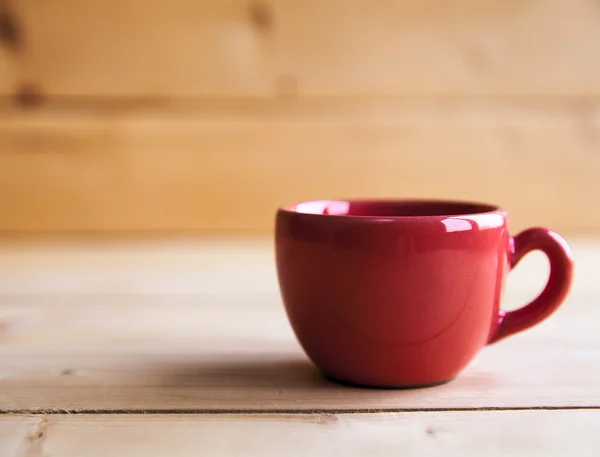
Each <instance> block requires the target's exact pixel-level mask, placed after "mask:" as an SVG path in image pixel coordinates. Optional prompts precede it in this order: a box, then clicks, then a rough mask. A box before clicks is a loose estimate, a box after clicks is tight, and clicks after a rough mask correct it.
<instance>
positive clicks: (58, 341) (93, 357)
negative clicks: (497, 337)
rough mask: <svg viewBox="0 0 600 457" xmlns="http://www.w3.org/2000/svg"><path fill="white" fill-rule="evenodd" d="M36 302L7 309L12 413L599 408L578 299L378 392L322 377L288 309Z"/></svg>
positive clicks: (2, 401)
mask: <svg viewBox="0 0 600 457" xmlns="http://www.w3.org/2000/svg"><path fill="white" fill-rule="evenodd" d="M37 299H38V298H28V299H23V298H21V301H19V300H16V299H15V300H16V301H14V302H13V305H11V306H10V307H8V306H6V305H5V306H4V309H5V310H10V316H11V317H7V319H6V324H5V329H4V331H3V335H2V345H1V347H0V367H1V368H0V373H1V376H2V379H0V408H1V409H3V410H39V409H42V410H105V409H116V410H153V409H163V410H326V409H333V410H338V409H350V410H355V409H378V410H379V409H382V410H386V409H391V410H398V409H399V410H402V409H419V408H425V409H431V408H444V409H455V408H481V407H538V406H542V407H559V406H560V407H570V406H579V407H581V406H599V407H600V338H599V337H598V336H594V333H593V332H594V327H595V322H597V321H598V319H600V309H599V308H598V307H597V306H595V304H594V305H592V306H585V304H579V303H576V304H571V306H570V307H569V308H565V309H564V310H562V311H559V314H557V316H556V318H555V319H553V320H549V321H547V323H546V324H545V325H543V326H540V327H538V328H536V329H534V330H531V331H530V332H528V333H526V334H523V335H521V336H518V337H514V338H512V339H511V340H507V341H505V342H503V343H502V344H498V345H495V346H492V347H489V348H486V349H485V350H484V351H483V352H482V353H481V354H480V356H479V357H478V358H477V359H476V360H475V361H474V363H473V364H472V365H471V366H469V367H468V369H467V370H466V371H465V372H464V373H463V375H462V376H461V377H459V378H458V379H456V380H455V381H453V382H452V383H450V384H447V385H445V386H440V387H437V388H432V389H426V390H408V391H378V390H366V389H355V388H349V387H342V386H338V385H335V384H332V383H329V382H328V381H325V380H323V379H322V378H321V377H320V375H319V374H318V373H317V372H316V371H315V370H314V369H313V367H312V365H311V364H310V363H309V362H308V361H307V360H306V358H305V356H304V355H303V353H302V352H301V350H300V348H299V346H298V344H297V343H296V341H295V339H294V337H293V335H292V332H291V330H290V329H289V324H288V323H287V321H286V318H285V315H284V313H283V311H282V310H281V309H280V307H278V306H271V305H256V304H254V306H250V307H249V308H248V309H244V308H243V307H241V306H236V307H232V308H228V307H226V306H222V307H219V306H211V305H210V301H207V302H206V303H207V304H204V305H203V304H202V301H203V300H202V299H198V298H197V297H194V298H192V299H190V300H189V301H188V302H185V300H183V299H182V298H181V297H180V298H179V301H177V300H174V299H173V300H172V299H170V297H168V296H167V297H163V299H162V300H159V299H158V298H155V302H154V303H137V304H136V303H135V302H129V303H127V299H124V300H119V299H114V302H112V303H111V301H110V299H106V300H104V301H102V300H101V301H98V302H93V301H92V302H91V303H86V302H85V301H84V300H83V301H82V300H81V299H79V300H77V299H75V300H73V298H70V297H62V301H63V303H64V305H63V306H59V305H56V306H55V307H53V308H48V307H46V308H42V307H36V306H35V305H33V304H32V303H27V302H29V301H30V300H37ZM182 300H183V301H182ZM7 316H9V314H8V313H7Z"/></svg>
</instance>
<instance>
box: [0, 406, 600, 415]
mask: <svg viewBox="0 0 600 457" xmlns="http://www.w3.org/2000/svg"><path fill="white" fill-rule="evenodd" d="M599 410H600V406H580V405H573V406H523V407H521V406H485V407H472V408H460V407H459V408H348V409H345V408H339V409H252V408H240V409H182V408H174V409H148V410H145V409H14V410H11V409H7V410H0V415H5V416H8V415H24V414H26V415H34V416H37V415H42V416H45V415H55V416H61V415H62V416H64V415H142V416H143V415H165V414H171V415H220V416H223V415H231V414H250V415H274V414H279V415H311V414H312V415H315V414H318V415H331V416H333V415H337V414H391V413H461V412H486V411H489V412H492V411H599Z"/></svg>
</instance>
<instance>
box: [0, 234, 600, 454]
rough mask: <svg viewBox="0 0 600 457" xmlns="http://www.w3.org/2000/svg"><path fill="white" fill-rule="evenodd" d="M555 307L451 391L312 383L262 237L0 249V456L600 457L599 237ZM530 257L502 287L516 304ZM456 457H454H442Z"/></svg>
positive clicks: (540, 263)
mask: <svg viewBox="0 0 600 457" xmlns="http://www.w3.org/2000/svg"><path fill="white" fill-rule="evenodd" d="M570 242H571V244H572V246H573V249H574V255H575V258H576V261H577V267H576V280H575V284H574V286H573V290H572V293H571V295H570V297H569V299H568V302H567V303H566V304H565V306H563V307H562V308H561V309H560V310H559V311H558V312H557V313H556V314H555V315H553V316H552V317H551V318H550V319H549V320H547V321H545V322H544V323H543V324H542V325H539V326H538V327H536V328H534V329H532V330H530V331H528V332H526V333H523V334H521V335H518V336H514V337H512V338H509V339H507V340H506V341H504V342H501V343H499V344H497V345H494V346H490V347H488V348H486V349H485V350H484V351H482V352H481V353H480V355H479V356H478V357H477V359H476V360H475V361H474V362H473V363H472V364H471V365H470V366H469V367H468V369H467V370H466V371H465V372H464V373H463V374H462V376H460V377H459V378H458V379H456V380H455V381H453V382H451V383H449V384H446V385H443V386H439V387H435V388H429V389H422V390H369V389H359V388H351V387H344V386H340V385H337V384H333V383H330V382H328V381H326V380H324V379H323V378H322V377H321V376H320V375H319V373H318V372H317V371H316V369H315V368H314V367H313V366H312V365H311V364H310V363H309V362H308V361H307V359H306V357H305V356H304V354H303V353H302V351H301V349H300V347H299V345H298V344H297V342H296V340H295V339H294V337H293V335H292V332H291V330H290V327H289V324H288V322H287V319H286V317H285V314H284V312H283V308H282V305H281V301H280V298H279V295H278V289H277V283H276V277H275V270H274V264H273V250H272V245H271V242H270V240H204V241H198V240H190V239H188V240H183V239H179V240H121V241H107V240H94V239H85V240H70V241H57V240H37V241H27V240H22V239H15V238H6V239H4V240H2V241H1V242H0V409H1V413H2V415H0V457H13V456H19V457H23V456H29V457H31V456H61V457H70V456H77V457H81V456H102V457H104V456H111V457H115V456H119V455H127V456H159V455H160V456H162V455H176V456H183V457H184V456H198V455H210V456H220V455H257V456H280V455H284V456H296V455H298V456H310V455H329V454H331V453H333V452H335V453H336V454H338V455H343V456H344V457H346V456H358V455H361V456H363V455H364V456H387V455H389V456H399V455H406V454H403V453H404V452H411V454H410V455H418V456H433V455H436V456H437V455H440V452H443V453H445V454H446V455H448V454H452V453H453V452H455V453H456V455H458V452H459V451H460V452H461V453H462V452H470V454H467V455H485V456H496V455H508V454H509V453H510V455H527V456H538V455H539V456H544V457H548V456H552V455H564V456H571V455H573V456H578V457H582V456H588V455H589V456H598V455H600V433H599V432H600V336H598V335H599V334H598V333H596V332H597V330H598V326H599V322H600V303H599V302H600V281H599V280H598V273H597V272H598V271H599V270H598V267H599V266H600V240H599V241H595V240H589V239H588V240H578V239H576V240H570ZM546 275H547V264H546V262H545V259H544V258H543V256H541V254H540V255H538V254H536V253H534V254H532V255H531V256H530V257H528V258H526V259H525V260H524V261H523V262H522V265H520V266H519V267H518V268H517V270H516V271H515V272H513V274H512V275H511V278H510V281H509V285H508V289H507V295H506V299H505V303H506V306H507V307H514V306H518V305H520V304H522V303H523V302H524V301H525V300H527V299H529V298H532V297H533V296H534V295H535V294H536V292H538V291H539V290H540V288H541V287H542V284H543V282H544V280H545V276H546ZM453 455H454V454H453Z"/></svg>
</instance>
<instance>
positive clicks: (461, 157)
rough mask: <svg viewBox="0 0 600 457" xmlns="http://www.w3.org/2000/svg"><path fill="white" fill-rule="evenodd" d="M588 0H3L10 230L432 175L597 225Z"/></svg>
mask: <svg viewBox="0 0 600 457" xmlns="http://www.w3.org/2000/svg"><path fill="white" fill-rule="evenodd" d="M597 18H598V5H597V2H596V1H594V0H576V1H568V0H551V1H542V0H530V1H527V2H524V3H523V2H515V1H500V0H485V1H476V0H452V1H449V2H444V3H443V4H438V2H432V1H425V2H423V1H420V2H415V1H407V0H394V1H387V2H383V3H382V2H379V3H377V4H376V5H374V4H373V2H370V1H368V0H352V1H343V0H335V1H328V2H320V1H317V0H310V1H304V2H286V1H280V2H275V1H273V2H270V1H262V0H255V1H246V0H227V1H220V0H201V1H191V0H172V1H170V2H160V3H156V4H152V5H149V4H148V2H147V1H145V0H90V1H87V2H81V1H77V0H48V1H44V2H40V1H35V0H22V1H12V0H8V1H3V2H2V3H1V4H0V214H1V215H2V217H0V230H3V231H4V230H10V231H20V230H26V231H53V230H59V231H60V230H68V231H88V230H89V231H157V230H167V231H187V230H191V231H201V232H203V233H206V232H211V233H212V232H225V233H231V232H235V233H239V232H242V233H253V232H255V231H257V232H262V233H266V232H268V231H270V230H271V229H272V222H273V213H274V211H275V209H276V208H277V207H278V206H279V205H281V204H287V203H290V202H294V201H297V200H305V199H313V198H318V199H322V198H345V197H380V196H384V197H419V196H423V197H430V196H431V197H436V198H444V197H445V198H464V199H474V200H487V201H490V202H492V203H498V204H500V205H503V206H505V207H507V208H508V209H509V210H510V211H511V213H512V216H513V226H514V227H515V229H520V228H524V227H526V226H529V225H546V226H550V227H552V228H553V229H555V230H557V231H561V232H567V233H569V234H598V233H600V215H599V213H598V212H597V211H593V210H590V208H593V207H595V204H596V201H595V196H596V195H598V194H600V188H599V186H600V184H599V183H600V159H599V157H600V156H599V155H598V154H597V150H598V146H599V145H600V117H599V115H598V113H599V110H598V100H599V96H600V83H599V81H600V64H599V63H598V62H600V59H598V57H600V45H599V44H598V43H600V28H599V27H598V24H597V22H598V21H597Z"/></svg>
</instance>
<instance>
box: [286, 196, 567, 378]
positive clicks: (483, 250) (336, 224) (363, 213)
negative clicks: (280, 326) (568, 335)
mask: <svg viewBox="0 0 600 457" xmlns="http://www.w3.org/2000/svg"><path fill="white" fill-rule="evenodd" d="M557 237H558V235H556V234H554V233H553V232H550V231H548V230H546V229H541V228H535V229H529V231H525V232H522V233H521V234H519V235H518V236H517V237H515V238H512V237H511V236H510V235H509V233H508V228H507V214H506V211H504V210H502V209H500V208H497V207H495V206H492V205H487V204H479V203H471V202H454V201H439V200H373V201H367V200H355V201H314V202H304V203H299V204H295V205H290V206H286V207H283V208H280V209H279V210H278V212H277V217H276V262H277V273H278V278H279V285H280V290H281V295H282V298H283V302H284V305H285V309H286V312H287V316H288V318H289V321H290V324H291V326H292V328H293V330H294V333H295V335H296V337H297V338H298V340H299V342H300V344H301V345H302V347H303V349H304V351H305V352H306V354H307V355H308V357H309V358H310V359H311V360H312V362H313V363H314V364H315V365H316V366H317V367H319V369H320V370H321V371H322V372H323V373H324V374H325V375H326V376H328V377H330V378H333V379H335V380H338V381H341V382H344V383H350V384H355V385H364V386H374V387H415V386H426V385H435V384H439V383H443V382H446V381H449V380H451V379H453V378H454V377H456V376H457V375H458V374H459V373H460V371H461V370H462V369H463V368H464V367H465V366H466V365H467V364H468V363H469V362H470V361H471V360H472V359H473V358H474V357H475V355H476V354H477V352H478V351H479V350H480V349H481V348H482V347H483V346H485V345H486V344H488V343H491V342H494V341H498V340H500V339H502V338H504V337H506V336H508V335H510V334H512V333H516V332H518V331H521V330H524V329H525V328H528V327H531V326H532V325H535V323H537V322H539V321H541V320H542V319H545V318H546V317H548V316H549V315H550V314H551V313H552V312H553V311H554V310H555V309H556V308H557V307H558V305H559V304H560V303H561V302H562V301H563V299H564V297H565V295H566V293H567V291H568V287H569V284H570V280H571V275H572V260H571V257H570V252H569V251H568V246H567V245H566V243H564V240H562V238H560V237H558V238H557ZM533 249H541V250H542V251H544V252H545V253H546V254H547V255H548V257H549V260H550V264H551V277H550V280H549V283H548V285H547V286H546V289H545V290H544V292H543V293H542V294H541V295H540V297H538V298H537V299H536V300H534V302H532V303H530V304H529V305H527V306H525V307H523V308H521V309H520V310H517V311H514V312H510V313H504V312H502V311H501V310H500V299H501V295H502V289H503V286H504V283H505V279H506V273H507V272H508V271H509V270H510V268H512V267H513V266H514V265H516V263H517V262H518V261H519V259H520V258H521V257H522V256H523V255H524V254H526V253H527V252H529V251H531V250H533Z"/></svg>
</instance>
